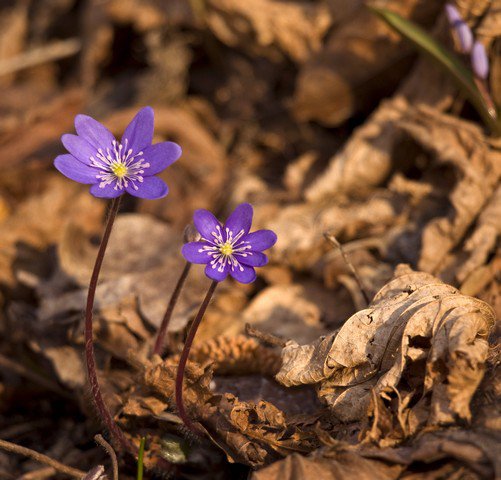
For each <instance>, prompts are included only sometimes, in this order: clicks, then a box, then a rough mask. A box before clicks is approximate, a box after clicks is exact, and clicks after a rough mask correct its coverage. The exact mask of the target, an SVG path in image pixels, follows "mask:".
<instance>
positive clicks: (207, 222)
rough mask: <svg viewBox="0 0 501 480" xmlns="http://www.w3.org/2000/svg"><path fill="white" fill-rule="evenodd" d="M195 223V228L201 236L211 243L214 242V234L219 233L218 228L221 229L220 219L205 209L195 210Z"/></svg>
mask: <svg viewBox="0 0 501 480" xmlns="http://www.w3.org/2000/svg"><path fill="white" fill-rule="evenodd" d="M193 223H194V224H195V228H196V229H197V230H198V231H199V232H200V235H202V237H203V238H205V239H206V240H210V241H213V240H214V235H212V233H213V232H215V233H217V232H218V227H219V228H221V224H220V223H219V221H218V219H217V218H216V217H215V216H214V215H212V213H211V212H209V211H208V210H204V209H199V210H195V213H194V214H193Z"/></svg>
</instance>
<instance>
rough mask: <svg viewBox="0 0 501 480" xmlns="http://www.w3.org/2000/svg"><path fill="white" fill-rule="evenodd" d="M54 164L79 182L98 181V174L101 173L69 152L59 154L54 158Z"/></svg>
mask: <svg viewBox="0 0 501 480" xmlns="http://www.w3.org/2000/svg"><path fill="white" fill-rule="evenodd" d="M54 166H55V167H56V168H57V169H58V170H59V171H60V172H61V173H62V174H63V175H64V176H66V177H68V178H71V180H75V182H79V183H96V182H98V181H99V180H98V179H97V178H96V175H97V174H98V173H99V172H98V170H96V169H95V168H92V167H89V166H88V165H84V164H83V163H82V162H79V161H78V160H77V159H76V158H75V157H74V156H73V155H70V154H69V153H67V154H65V155H59V156H58V157H56V159H55V160H54Z"/></svg>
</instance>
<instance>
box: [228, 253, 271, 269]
mask: <svg viewBox="0 0 501 480" xmlns="http://www.w3.org/2000/svg"><path fill="white" fill-rule="evenodd" d="M235 258H236V259H237V260H238V261H239V262H240V263H243V264H244V265H249V266H250V267H264V266H265V265H266V264H267V263H268V257H267V256H266V255H265V254H264V253H261V252H248V253H247V256H246V257H244V256H242V255H235Z"/></svg>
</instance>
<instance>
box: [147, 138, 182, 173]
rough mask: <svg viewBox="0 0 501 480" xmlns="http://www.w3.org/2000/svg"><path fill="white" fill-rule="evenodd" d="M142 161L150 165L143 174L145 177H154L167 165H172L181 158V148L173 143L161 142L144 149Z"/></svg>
mask: <svg viewBox="0 0 501 480" xmlns="http://www.w3.org/2000/svg"><path fill="white" fill-rule="evenodd" d="M143 156H144V159H145V161H146V162H148V163H149V164H150V167H149V168H146V169H145V171H144V174H145V175H147V176H150V175H156V174H157V173H160V172H161V171H162V170H164V169H166V168H167V167H168V166H169V165H171V164H172V163H174V162H175V161H176V160H177V159H178V158H179V157H180V156H181V147H180V146H179V145H178V144H177V143H174V142H161V143H155V145H150V146H149V147H146V148H145V149H144V155H143Z"/></svg>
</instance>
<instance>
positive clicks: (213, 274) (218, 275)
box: [205, 263, 230, 282]
mask: <svg viewBox="0 0 501 480" xmlns="http://www.w3.org/2000/svg"><path fill="white" fill-rule="evenodd" d="M229 269H230V268H229V267H228V265H227V266H226V267H225V268H224V270H223V271H222V272H220V271H219V270H218V266H217V265H216V267H215V268H213V266H212V265H211V264H210V263H208V264H207V266H206V267H205V275H207V276H208V277H209V278H211V279H212V280H215V281H216V282H222V281H223V280H224V279H225V278H226V277H227V276H228V271H229Z"/></svg>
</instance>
